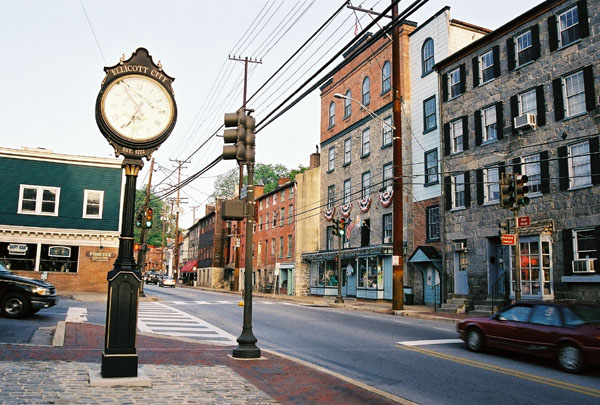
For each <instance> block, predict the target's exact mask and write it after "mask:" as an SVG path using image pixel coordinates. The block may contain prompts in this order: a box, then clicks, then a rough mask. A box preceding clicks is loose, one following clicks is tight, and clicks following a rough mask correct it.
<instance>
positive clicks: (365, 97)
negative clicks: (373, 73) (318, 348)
mask: <svg viewBox="0 0 600 405" xmlns="http://www.w3.org/2000/svg"><path fill="white" fill-rule="evenodd" d="M362 103H363V105H369V104H370V103H371V79H369V76H367V77H365V78H364V80H363V82H362Z"/></svg>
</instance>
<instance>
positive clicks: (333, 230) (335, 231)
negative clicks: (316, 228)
mask: <svg viewBox="0 0 600 405" xmlns="http://www.w3.org/2000/svg"><path fill="white" fill-rule="evenodd" d="M331 223H332V224H333V227H332V228H331V234H332V235H333V236H338V227H339V224H338V220H337V219H335V218H334V219H332V220H331Z"/></svg>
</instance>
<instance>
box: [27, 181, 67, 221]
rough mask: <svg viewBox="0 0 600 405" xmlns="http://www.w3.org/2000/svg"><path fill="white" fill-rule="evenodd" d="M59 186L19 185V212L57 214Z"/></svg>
mask: <svg viewBox="0 0 600 405" xmlns="http://www.w3.org/2000/svg"><path fill="white" fill-rule="evenodd" d="M59 199H60V188H58V187H44V186H29V185H24V184H22V185H21V189H20V192H19V210H18V213H19V214H33V215H49V216H57V215H58V203H59Z"/></svg>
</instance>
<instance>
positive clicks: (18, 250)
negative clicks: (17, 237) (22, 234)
mask: <svg viewBox="0 0 600 405" xmlns="http://www.w3.org/2000/svg"><path fill="white" fill-rule="evenodd" d="M8 253H10V254H11V255H17V256H25V255H26V254H27V245H25V244H22V243H11V244H10V245H8Z"/></svg>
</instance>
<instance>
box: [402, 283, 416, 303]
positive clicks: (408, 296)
mask: <svg viewBox="0 0 600 405" xmlns="http://www.w3.org/2000/svg"><path fill="white" fill-rule="evenodd" d="M402 290H403V291H404V304H406V305H415V295H414V294H413V289H412V287H409V286H406V285H405V286H404V288H403V289H402Z"/></svg>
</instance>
